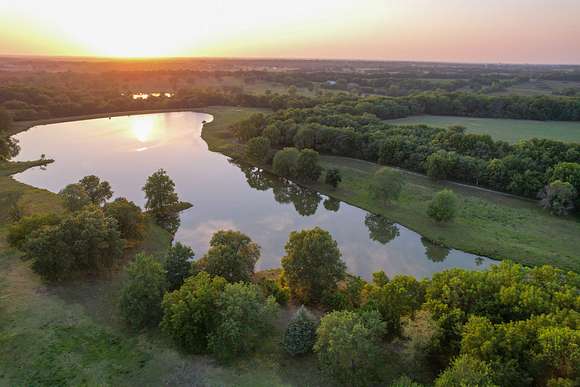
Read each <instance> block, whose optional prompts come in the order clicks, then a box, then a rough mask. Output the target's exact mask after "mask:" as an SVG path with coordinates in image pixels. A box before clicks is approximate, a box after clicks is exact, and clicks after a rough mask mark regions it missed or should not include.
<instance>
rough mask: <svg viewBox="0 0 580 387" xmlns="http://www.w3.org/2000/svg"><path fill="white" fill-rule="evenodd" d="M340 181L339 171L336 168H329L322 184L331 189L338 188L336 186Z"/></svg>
mask: <svg viewBox="0 0 580 387" xmlns="http://www.w3.org/2000/svg"><path fill="white" fill-rule="evenodd" d="M341 181H342V176H341V174H340V170H338V169H337V168H331V169H329V170H327V171H326V175H325V176H324V183H325V184H328V185H329V186H331V187H332V188H333V189H336V187H338V184H339V183H340V182H341Z"/></svg>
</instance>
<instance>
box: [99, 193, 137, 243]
mask: <svg viewBox="0 0 580 387" xmlns="http://www.w3.org/2000/svg"><path fill="white" fill-rule="evenodd" d="M104 210H105V214H107V216H110V217H112V218H115V220H116V221H117V225H118V226H119V231H120V232H121V237H122V238H124V239H131V240H141V239H143V232H144V228H145V225H144V223H145V217H144V216H143V213H142V212H141V208H139V206H137V205H136V204H135V203H133V202H131V201H129V200H127V199H125V198H117V199H115V200H114V201H113V202H112V203H107V204H106V205H105V207H104Z"/></svg>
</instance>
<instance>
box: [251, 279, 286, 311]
mask: <svg viewBox="0 0 580 387" xmlns="http://www.w3.org/2000/svg"><path fill="white" fill-rule="evenodd" d="M257 284H258V286H259V287H260V289H261V290H262V293H263V294H264V297H266V298H268V297H270V296H272V297H274V299H275V300H276V302H277V303H278V304H280V305H286V304H287V303H288V300H290V289H288V287H286V286H283V285H282V284H281V283H280V281H274V280H272V279H269V278H261V279H259V280H258V283H257Z"/></svg>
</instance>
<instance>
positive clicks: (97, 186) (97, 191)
mask: <svg viewBox="0 0 580 387" xmlns="http://www.w3.org/2000/svg"><path fill="white" fill-rule="evenodd" d="M79 184H80V185H81V186H82V187H83V188H84V189H85V192H86V193H87V195H89V198H90V199H91V202H92V203H93V204H96V205H98V206H100V205H103V204H104V203H105V202H106V201H107V200H109V199H110V198H111V197H112V196H113V191H112V190H111V185H110V184H109V182H108V181H101V179H100V178H99V177H98V176H95V175H89V176H85V177H83V178H82V179H81V180H79Z"/></svg>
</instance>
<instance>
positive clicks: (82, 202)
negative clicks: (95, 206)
mask: <svg viewBox="0 0 580 387" xmlns="http://www.w3.org/2000/svg"><path fill="white" fill-rule="evenodd" d="M58 194H59V196H60V197H61V198H62V201H63V204H64V206H65V207H66V208H67V209H68V210H69V211H73V212H74V211H79V210H80V209H81V208H83V207H85V206H87V205H89V204H91V198H90V197H89V195H88V194H87V192H86V191H85V189H84V187H83V186H82V185H80V184H69V185H67V186H66V187H64V188H63V189H62V190H61V191H60V192H59V193H58Z"/></svg>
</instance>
